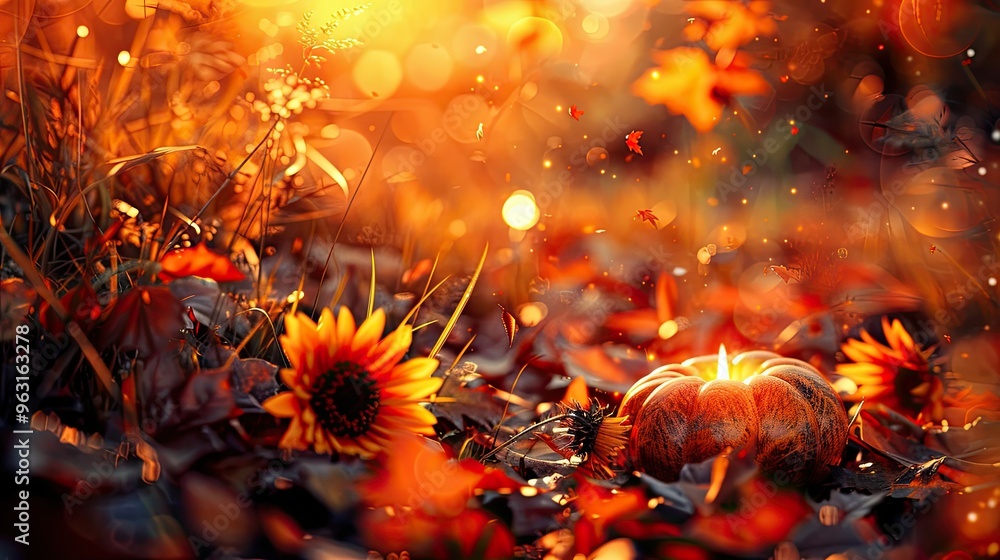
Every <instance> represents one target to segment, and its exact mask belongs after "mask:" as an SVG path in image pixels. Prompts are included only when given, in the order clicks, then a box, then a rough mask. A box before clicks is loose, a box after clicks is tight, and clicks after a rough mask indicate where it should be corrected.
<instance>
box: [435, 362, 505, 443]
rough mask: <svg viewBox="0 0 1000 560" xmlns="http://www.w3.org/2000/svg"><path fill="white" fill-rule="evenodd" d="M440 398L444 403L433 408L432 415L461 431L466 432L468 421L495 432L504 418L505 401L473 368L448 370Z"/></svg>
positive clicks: (471, 365)
mask: <svg viewBox="0 0 1000 560" xmlns="http://www.w3.org/2000/svg"><path fill="white" fill-rule="evenodd" d="M437 396H438V397H442V399H441V402H435V403H434V404H432V405H431V412H433V413H434V415H435V416H437V417H439V418H446V419H447V420H448V421H450V422H451V423H452V424H454V425H455V426H457V427H458V428H460V429H464V428H465V425H466V422H465V420H466V419H468V420H471V421H472V422H474V423H476V424H479V425H480V426H485V427H488V428H492V427H493V426H496V424H497V422H499V421H500V417H501V416H502V415H503V407H504V401H503V400H502V399H501V398H500V397H499V396H498V395H497V390H496V389H495V388H493V387H492V386H491V385H490V384H489V383H487V382H486V380H485V379H483V378H482V376H480V375H479V374H478V373H476V371H475V366H474V365H473V364H469V363H466V364H464V365H463V367H457V368H454V369H450V370H448V372H447V373H446V374H445V376H444V382H443V383H442V384H441V389H439V390H438V394H437Z"/></svg>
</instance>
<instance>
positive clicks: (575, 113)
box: [569, 105, 583, 120]
mask: <svg viewBox="0 0 1000 560" xmlns="http://www.w3.org/2000/svg"><path fill="white" fill-rule="evenodd" d="M569 116H571V117H573V118H574V119H576V120H580V117H582V116H583V111H581V110H579V109H577V108H576V105H570V106H569Z"/></svg>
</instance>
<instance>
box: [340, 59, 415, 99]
mask: <svg viewBox="0 0 1000 560" xmlns="http://www.w3.org/2000/svg"><path fill="white" fill-rule="evenodd" d="M351 76H352V77H353V79H354V85H355V86H357V88H358V90H360V91H361V93H363V94H364V95H367V96H368V97H373V98H374V97H378V98H384V97H389V96H391V95H392V94H393V93H396V90H397V89H398V88H399V84H400V82H402V81H403V69H402V68H401V67H400V65H399V59H397V58H396V55H395V54H393V53H391V52H389V51H383V50H371V51H365V53H364V54H362V55H361V56H360V57H359V58H358V61H357V63H356V64H355V65H354V69H353V71H352V73H351Z"/></svg>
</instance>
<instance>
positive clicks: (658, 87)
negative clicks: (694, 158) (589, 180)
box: [630, 47, 770, 136]
mask: <svg viewBox="0 0 1000 560" xmlns="http://www.w3.org/2000/svg"><path fill="white" fill-rule="evenodd" d="M653 61H654V62H656V64H658V65H659V66H657V67H655V68H650V69H649V70H647V71H646V72H645V73H644V74H643V75H642V76H640V77H639V79H638V80H636V81H635V82H633V83H632V92H633V93H635V94H636V95H638V96H639V97H641V98H643V99H645V100H646V103H649V104H651V105H655V104H658V103H662V104H663V105H666V106H667V109H669V110H670V112H671V113H673V114H675V115H684V116H685V117H687V119H688V121H689V122H690V123H691V125H692V126H693V127H694V128H695V129H696V130H698V131H699V132H708V131H709V130H711V129H712V128H713V127H714V126H715V124H716V123H717V122H718V120H719V118H720V117H721V116H722V109H723V108H724V107H725V106H726V104H727V103H728V102H729V100H730V98H732V97H733V96H736V95H760V94H764V93H767V91H768V90H769V89H770V86H769V85H768V83H767V81H766V80H765V79H764V77H763V76H761V74H760V72H757V71H756V70H751V69H749V68H746V67H745V66H744V65H743V63H744V62H745V61H744V60H741V59H740V58H739V57H737V58H736V59H734V60H733V62H732V63H730V64H729V65H728V66H727V67H725V68H720V67H719V66H717V65H715V64H714V63H712V61H711V60H709V58H708V54H706V53H705V51H703V50H701V49H697V48H692V47H678V48H675V49H670V50H668V51H660V52H656V53H654V54H653ZM630 136H631V135H630Z"/></svg>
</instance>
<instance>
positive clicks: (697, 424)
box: [684, 380, 758, 463]
mask: <svg viewBox="0 0 1000 560" xmlns="http://www.w3.org/2000/svg"><path fill="white" fill-rule="evenodd" d="M757 425H758V419H757V409H756V407H755V406H754V402H753V396H752V395H751V393H750V388H749V387H747V386H746V384H744V383H740V382H738V381H728V380H715V381H709V382H708V383H705V384H704V385H702V387H701V390H700V391H699V392H698V398H697V401H696V402H695V407H694V410H693V411H692V414H691V415H689V416H688V423H687V425H686V430H685V431H686V435H687V438H686V439H685V443H684V462H685V463H698V462H701V461H704V460H705V459H708V458H709V457H712V456H715V455H718V454H719V453H720V452H721V451H723V450H724V449H725V448H727V447H731V448H733V449H738V448H741V447H745V446H747V445H754V444H756V443H757Z"/></svg>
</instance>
